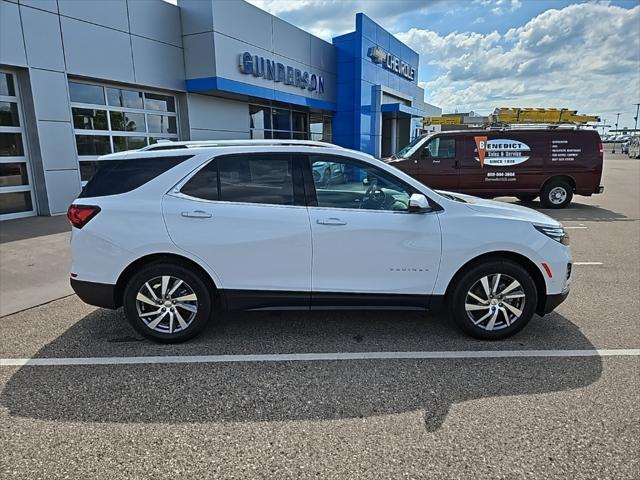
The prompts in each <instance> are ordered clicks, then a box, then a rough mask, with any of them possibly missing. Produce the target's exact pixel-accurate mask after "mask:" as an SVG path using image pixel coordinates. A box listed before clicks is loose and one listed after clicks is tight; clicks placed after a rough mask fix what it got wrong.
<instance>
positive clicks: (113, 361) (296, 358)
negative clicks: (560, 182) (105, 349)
mask: <svg viewBox="0 0 640 480" xmlns="http://www.w3.org/2000/svg"><path fill="white" fill-rule="evenodd" d="M620 356H623V357H625V356H626V357H628V356H633V357H636V356H640V348H630V349H623V348H620V349H613V350H477V351H473V350H459V351H442V352H438V351H435V352H348V353H347V352H336V353H275V354H258V355H186V356H178V355H174V356H172V355H169V356H155V357H153V356H149V357H144V356H143V357H77V358H73V357H70V358H0V367H23V366H34V367H48V366H68V365H140V364H173V363H246V362H255V363H273V362H326V361H335V360H429V359H470V358H471V359H473V358H513V357H523V358H527V357H549V358H554V357H620Z"/></svg>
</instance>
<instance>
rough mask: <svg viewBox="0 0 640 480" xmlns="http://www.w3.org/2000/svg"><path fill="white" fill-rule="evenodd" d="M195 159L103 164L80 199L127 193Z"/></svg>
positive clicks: (136, 159) (119, 161) (117, 161)
mask: <svg viewBox="0 0 640 480" xmlns="http://www.w3.org/2000/svg"><path fill="white" fill-rule="evenodd" d="M191 157H193V155H182V156H172V157H144V158H127V159H123V160H103V161H102V162H101V165H100V166H99V167H98V171H97V172H96V173H95V175H94V176H93V177H91V179H90V180H89V181H88V182H87V184H86V185H85V187H84V188H83V189H82V192H80V196H79V198H89V197H106V196H110V195H118V194H121V193H127V192H130V191H132V190H135V189H136V188H138V187H141V186H142V185H144V184H145V183H147V182H149V181H151V180H153V179H154V178H156V177H157V176H158V175H161V174H163V173H164V172H166V171H168V170H170V169H172V168H173V167H175V166H176V165H179V164H181V163H182V162H184V161H185V160H188V159H189V158H191Z"/></svg>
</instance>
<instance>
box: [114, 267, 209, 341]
mask: <svg viewBox="0 0 640 480" xmlns="http://www.w3.org/2000/svg"><path fill="white" fill-rule="evenodd" d="M123 303H124V310H125V314H126V316H127V320H129V323H130V324H131V326H133V328H135V329H136V330H137V331H138V332H139V333H140V334H142V335H144V336H145V337H148V338H151V339H153V340H156V341H158V342H163V343H175V342H182V341H185V340H188V339H189V338H192V337H194V336H195V335H197V334H198V333H199V332H200V331H201V330H202V329H203V328H204V326H205V325H206V323H207V321H208V320H209V317H210V315H211V303H212V301H211V293H210V289H209V288H208V286H207V283H206V282H205V281H204V280H203V279H202V278H201V277H200V275H198V274H196V273H194V272H193V271H191V270H190V269H188V268H186V267H185V266H183V265H179V264H175V263H164V262H163V263H154V264H151V265H148V266H146V267H144V268H142V270H140V271H139V272H138V273H136V274H135V275H134V276H133V277H132V278H131V280H129V282H128V283H127V286H126V288H125V291H124V298H123Z"/></svg>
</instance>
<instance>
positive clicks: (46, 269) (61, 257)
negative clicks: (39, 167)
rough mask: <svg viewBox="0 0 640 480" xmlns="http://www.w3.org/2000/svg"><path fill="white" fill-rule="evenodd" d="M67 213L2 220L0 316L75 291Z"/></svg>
mask: <svg viewBox="0 0 640 480" xmlns="http://www.w3.org/2000/svg"><path fill="white" fill-rule="evenodd" d="M70 236H71V227H70V225H69V221H68V220H67V218H66V216H64V215H60V216H55V217H31V218H21V219H17V220H8V221H3V222H0V316H4V315H9V314H11V313H14V312H17V311H19V310H23V309H25V308H29V307H33V306H35V305H40V304H42V303H45V302H49V301H51V300H55V299H57V298H60V297H64V296H66V295H70V294H72V293H73V291H72V290H71V287H70V286H69V266H70V263H71V259H70V255H69V238H70Z"/></svg>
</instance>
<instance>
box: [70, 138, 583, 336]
mask: <svg viewBox="0 0 640 480" xmlns="http://www.w3.org/2000/svg"><path fill="white" fill-rule="evenodd" d="M101 163H102V166H101V167H100V169H99V170H98V172H97V173H96V174H95V175H94V177H93V178H92V179H91V180H90V181H89V182H88V183H87V185H86V186H85V188H84V190H83V191H82V193H81V194H80V196H79V198H78V199H77V200H76V201H75V202H74V204H73V205H71V207H69V211H68V217H69V219H70V221H71V223H72V225H73V234H72V240H71V249H72V254H73V264H72V269H71V272H72V273H71V285H72V286H73V289H74V290H75V292H76V293H77V294H78V296H79V297H80V298H81V299H83V300H84V301H85V302H87V303H90V304H92V305H97V306H100V307H105V308H118V307H120V306H124V310H125V313H126V316H127V318H128V319H129V321H130V322H131V325H133V327H134V328H135V329H136V330H137V331H138V332H140V333H141V334H143V335H145V336H147V337H150V338H152V339H154V340H158V341H162V342H177V341H182V340H186V339H188V338H190V337H193V336H194V335H195V334H197V333H198V332H199V331H201V330H202V328H203V327H204V326H205V325H206V323H207V322H208V321H209V320H210V319H211V318H212V316H213V315H214V313H215V312H216V311H217V310H218V309H220V308H221V309H240V310H265V309H287V310H290V309H299V310H310V309H311V310H315V309H336V308H362V309H368V308H370V309H376V310H382V309H423V310H431V309H434V308H436V307H438V306H440V305H442V304H445V305H446V306H447V309H448V311H449V313H450V314H451V317H452V319H453V320H454V321H455V323H456V324H457V325H458V326H459V327H460V328H462V329H463V330H464V331H465V332H467V333H468V334H470V335H472V336H474V337H477V338H482V339H499V338H505V337H508V336H510V335H513V334H514V333H516V332H517V331H519V330H520V329H522V328H523V327H524V326H525V325H526V324H527V322H529V320H530V319H531V317H532V316H533V314H534V313H538V314H540V315H544V314H546V313H548V312H550V311H551V310H553V309H554V308H555V307H556V306H557V305H559V304H560V303H561V302H562V301H563V300H564V299H565V297H566V296H567V293H568V291H569V277H570V274H571V252H570V250H569V247H568V246H567V244H568V236H567V234H566V233H565V231H564V230H563V228H562V225H561V224H560V223H558V222H557V221H555V220H553V219H552V218H549V217H547V216H546V215H543V214H541V213H538V212H536V211H534V210H530V209H527V208H523V207H518V206H514V205H509V204H506V203H500V202H493V201H488V200H480V199H478V198H474V197H470V196H466V195H459V194H452V193H445V192H435V191H433V190H431V189H429V188H428V187H426V186H425V185H423V184H422V183H420V182H418V181H416V180H415V179H413V178H411V177H410V176H408V175H406V174H404V173H403V172H401V171H400V170H397V169H396V168H394V167H392V166H389V165H387V164H385V163H383V162H381V161H379V160H376V159H374V158H373V157H371V156H369V155H366V154H363V153H360V152H356V151H352V150H347V149H343V148H340V147H336V146H333V145H329V144H326V143H321V142H305V141H235V142H232V141H227V142H201V143H198V142H176V143H171V144H166V143H163V144H156V145H153V146H149V147H146V148H144V149H142V150H137V151H129V152H124V153H117V154H112V155H107V156H104V157H102V158H101ZM320 164H321V165H327V164H331V165H336V166H337V167H339V170H340V172H341V176H340V179H339V181H335V182H333V181H323V180H322V178H316V177H318V176H317V175H316V176H314V174H313V173H314V171H315V170H317V169H316V168H315V167H316V166H317V165H320Z"/></svg>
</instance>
